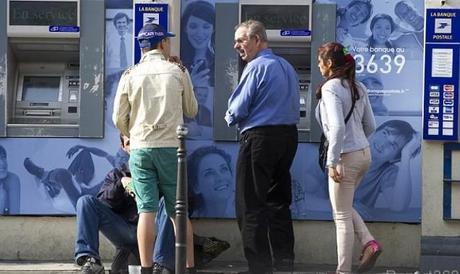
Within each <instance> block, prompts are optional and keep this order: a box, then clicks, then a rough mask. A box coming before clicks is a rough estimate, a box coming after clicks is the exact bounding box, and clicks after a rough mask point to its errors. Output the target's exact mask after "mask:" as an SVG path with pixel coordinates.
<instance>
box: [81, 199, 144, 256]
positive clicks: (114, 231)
mask: <svg viewBox="0 0 460 274" xmlns="http://www.w3.org/2000/svg"><path fill="white" fill-rule="evenodd" d="M136 230H137V225H136V224H131V223H129V222H127V221H126V220H125V219H124V218H123V217H121V216H120V215H118V214H116V213H115V212H113V211H112V209H110V207H108V206H107V205H106V204H104V203H103V202H101V201H99V200H98V199H97V198H96V197H94V196H90V195H84V196H82V197H80V198H79V199H78V201H77V238H76V240H75V260H77V259H78V258H79V257H81V256H91V257H94V258H96V259H98V260H100V256H99V231H101V232H102V234H104V236H105V237H107V239H108V240H109V241H110V242H112V244H113V245H115V247H117V248H120V247H122V248H127V249H131V250H133V249H136V248H137V236H136Z"/></svg>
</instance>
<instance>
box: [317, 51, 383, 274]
mask: <svg viewBox="0 0 460 274" xmlns="http://www.w3.org/2000/svg"><path fill="white" fill-rule="evenodd" d="M318 67H319V69H320V71H321V74H322V75H323V77H324V78H325V81H324V82H323V83H322V84H321V85H320V86H319V87H318V89H317V91H316V97H317V98H318V99H319V102H318V105H317V107H316V119H317V120H318V122H319V123H320V125H321V127H322V129H323V132H324V135H325V136H326V138H327V140H328V141H329V147H328V151H327V161H326V167H327V173H328V184H329V197H330V200H331V205H332V211H333V216H334V221H335V225H336V234H337V255H338V266H337V273H351V264H352V256H353V242H354V234H355V233H356V234H357V236H358V239H359V241H360V243H361V245H362V246H363V250H362V253H361V258H360V265H359V267H358V269H357V271H358V272H364V271H367V270H369V269H371V268H372V267H373V266H374V264H375V261H376V259H377V257H378V255H380V253H381V251H382V249H381V247H380V245H379V243H378V242H377V241H375V239H374V237H373V236H372V235H371V234H370V233H369V230H368V229H367V227H366V225H365V224H364V221H363V220H362V218H361V216H359V213H358V212H357V211H356V210H354V209H353V196H354V193H355V189H356V188H357V186H358V185H359V183H360V182H361V179H362V178H363V176H364V174H365V173H366V171H367V170H368V168H369V165H370V162H371V154H370V149H369V143H368V141H367V137H368V136H369V135H371V134H372V133H373V132H374V130H375V119H374V114H373V113H372V109H371V104H370V102H369V98H368V95H367V90H366V88H365V86H364V85H363V84H362V83H360V82H359V81H358V80H356V77H355V68H356V64H355V60H354V59H353V57H352V56H351V55H350V54H347V53H346V52H345V48H344V47H343V45H342V44H339V43H335V42H333V43H326V44H324V45H322V46H321V47H320V48H319V49H318ZM352 108H353V109H352ZM350 112H351V115H350V117H349V119H348V120H347V122H345V119H346V117H347V116H348V114H349V113H350Z"/></svg>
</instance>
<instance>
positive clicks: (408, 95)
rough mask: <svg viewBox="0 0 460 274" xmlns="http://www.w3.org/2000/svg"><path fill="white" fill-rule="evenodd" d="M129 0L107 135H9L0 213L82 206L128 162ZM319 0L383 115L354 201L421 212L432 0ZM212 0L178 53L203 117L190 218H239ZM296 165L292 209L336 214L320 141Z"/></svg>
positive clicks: (311, 215) (187, 14)
mask: <svg viewBox="0 0 460 274" xmlns="http://www.w3.org/2000/svg"><path fill="white" fill-rule="evenodd" d="M129 2H130V1H115V0H114V1H110V0H107V1H106V75H105V84H106V85H105V106H104V107H105V118H104V119H105V132H104V136H105V137H104V139H99V140H98V139H96V140H93V139H76V138H72V139H70V138H69V139H65V138H5V139H1V140H0V214H5V213H4V212H5V211H4V209H5V208H7V209H8V214H16V215H17V214H24V215H67V214H75V201H76V200H77V199H78V198H79V197H80V196H82V195H85V194H95V192H96V191H97V189H98V187H99V186H100V183H101V182H102V179H103V178H104V176H105V175H106V174H107V173H108V172H109V171H110V170H111V169H112V168H114V167H117V166H119V165H120V164H121V163H123V162H126V161H127V159H128V157H129V156H128V155H126V154H125V153H123V152H122V151H121V150H120V149H119V136H118V134H119V133H118V130H117V129H116V128H115V127H114V125H113V122H112V121H111V115H112V112H113V99H114V96H115V93H116V89H117V85H118V81H119V79H120V76H121V74H122V73H123V71H124V69H126V68H127V67H129V66H131V65H133V59H134V58H133V56H132V53H133V49H132V46H133V45H135V42H136V41H135V40H134V39H135V38H134V34H133V9H132V3H129ZM221 2H230V3H235V4H236V3H237V1H233V0H232V1H223V0H222V1H221ZM318 2H319V3H322V2H324V3H331V2H333V3H337V5H338V10H337V35H338V39H339V41H340V42H342V43H344V44H346V45H347V46H348V50H349V51H350V53H351V54H352V55H353V56H354V58H355V60H356V61H357V64H358V67H357V75H358V78H359V79H360V80H361V81H362V82H363V83H364V84H365V85H366V86H367V88H368V89H369V95H370V98H371V102H372V108H373V110H374V113H375V115H376V120H377V126H378V128H377V131H376V132H375V133H374V134H373V135H372V136H371V137H370V138H369V143H370V145H371V153H372V157H373V158H372V165H371V167H370V169H369V172H368V173H367V174H366V175H365V177H364V178H363V181H362V183H361V184H360V186H359V187H358V189H357V191H356V195H355V208H356V209H357V210H358V211H359V212H360V214H362V216H363V218H364V219H365V220H368V221H389V222H414V223H417V222H420V216H421V201H420V200H421V164H420V162H421V155H420V145H421V135H422V134H421V132H422V114H421V113H422V91H423V81H422V78H423V77H422V73H423V61H422V55H423V54H422V52H423V50H422V43H423V42H422V41H423V17H422V14H423V12H422V11H423V0H401V1H380V0H337V1H326V0H318V1H316V3H318ZM214 5H215V1H214V0H210V1H206V0H201V1H200V0H183V1H182V33H181V37H182V38H181V59H182V61H183V63H184V65H185V66H186V67H187V69H188V70H189V72H190V75H191V78H192V82H193V84H194V86H195V87H196V88H195V94H196V97H197V99H198V102H199V114H198V117H197V118H195V119H193V120H188V121H186V123H187V125H188V127H189V131H190V135H189V136H188V140H187V152H188V154H187V160H188V181H189V190H190V197H191V199H190V201H191V204H190V206H191V212H192V214H191V216H192V217H198V218H234V216H235V215H234V214H235V212H234V203H235V202H234V192H235V163H236V161H237V157H238V148H239V144H238V142H214V141H213V136H212V129H213V122H215V121H213V119H212V117H213V112H214V111H220V112H221V113H222V115H221V117H223V116H224V112H225V110H224V109H221V110H215V109H214V107H213V101H214V92H216V91H215V90H214V85H215V84H214V73H215V69H214V67H215V62H219V60H215V58H214V50H215V49H214V43H215V40H214V39H215V31H214V27H215V20H218V18H215V6H214ZM313 31H314V30H313ZM228 35H233V34H230V33H229V34H228ZM121 37H123V39H122V38H121ZM121 41H124V47H123V43H122V42H121ZM130 46H131V48H129V47H130ZM123 51H124V52H125V54H124V53H123ZM125 55H126V59H125V58H124V57H125ZM125 60H126V61H125ZM222 73H224V72H222ZM312 107H314V106H312ZM222 119H223V118H222ZM291 174H292V206H291V211H292V215H293V217H294V218H295V219H298V220H332V214H331V206H330V201H329V197H328V189H327V177H326V175H325V174H324V173H323V172H322V171H321V169H320V168H319V166H318V144H317V143H300V144H299V147H298V150H297V154H296V157H295V160H294V163H293V165H292V168H291ZM69 189H70V190H71V191H69Z"/></svg>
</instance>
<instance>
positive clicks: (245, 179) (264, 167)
mask: <svg viewBox="0 0 460 274" xmlns="http://www.w3.org/2000/svg"><path fill="white" fill-rule="evenodd" d="M297 141H298V136H297V128H296V126H295V125H279V126H263V127H256V128H252V129H249V130H246V131H245V132H243V134H242V136H241V140H240V150H239V155H238V161H237V167H236V169H237V170H236V216H237V220H238V226H239V228H240V232H241V236H242V241H243V247H244V255H245V256H246V259H247V260H248V265H249V271H250V272H251V273H257V274H258V273H265V272H271V271H272V253H271V252H270V248H271V251H272V252H273V258H274V259H275V260H280V259H290V260H293V259H294V232H293V229H292V218H291V211H290V209H289V206H290V204H291V200H292V193H291V175H290V172H289V169H290V168H291V164H292V161H293V160H294V156H295V153H296V150H297Z"/></svg>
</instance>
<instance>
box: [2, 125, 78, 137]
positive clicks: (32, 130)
mask: <svg viewBox="0 0 460 274" xmlns="http://www.w3.org/2000/svg"><path fill="white" fill-rule="evenodd" d="M32 136H33V137H69V138H73V137H75V136H78V127H66V126H62V127H43V126H39V127H36V126H35V127H31V126H11V125H10V126H9V127H8V137H32Z"/></svg>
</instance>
